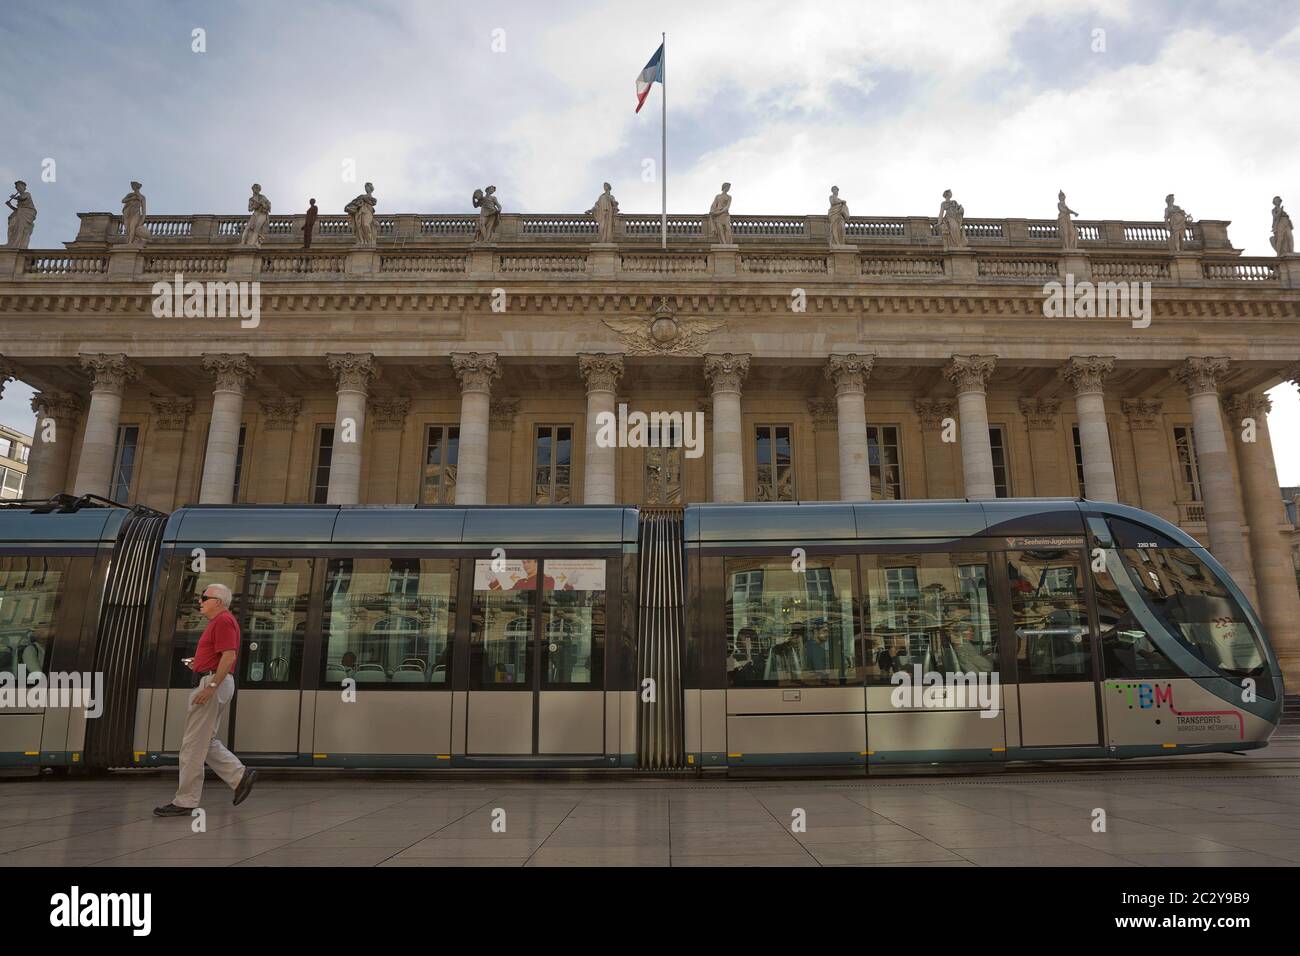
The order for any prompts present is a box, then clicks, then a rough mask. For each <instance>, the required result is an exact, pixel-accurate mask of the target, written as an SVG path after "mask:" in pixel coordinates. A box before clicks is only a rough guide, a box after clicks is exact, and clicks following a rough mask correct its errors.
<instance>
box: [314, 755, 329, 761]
mask: <svg viewBox="0 0 1300 956" xmlns="http://www.w3.org/2000/svg"><path fill="white" fill-rule="evenodd" d="M328 756H329V754H312V757H313V758H315V759H316V760H324V759H325V758H326V757H328Z"/></svg>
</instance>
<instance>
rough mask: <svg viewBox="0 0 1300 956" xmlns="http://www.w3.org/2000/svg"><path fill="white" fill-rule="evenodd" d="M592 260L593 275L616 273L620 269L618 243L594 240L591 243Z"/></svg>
mask: <svg viewBox="0 0 1300 956" xmlns="http://www.w3.org/2000/svg"><path fill="white" fill-rule="evenodd" d="M590 262H591V274H592V275H594V276H612V275H614V273H615V272H616V271H617V269H618V244H617V243H614V242H593V243H592V244H591V256H590Z"/></svg>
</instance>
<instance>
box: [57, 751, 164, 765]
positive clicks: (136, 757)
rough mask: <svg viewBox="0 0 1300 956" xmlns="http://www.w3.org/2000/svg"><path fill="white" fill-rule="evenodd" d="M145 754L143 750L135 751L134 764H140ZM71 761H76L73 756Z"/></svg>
mask: <svg viewBox="0 0 1300 956" xmlns="http://www.w3.org/2000/svg"><path fill="white" fill-rule="evenodd" d="M145 753H146V751H143V750H137V751H136V752H135V762H136V763H139V762H140V758H142V757H143V756H144V755H145ZM72 759H73V760H76V759H77V758H76V755H75V754H74V755H73V757H72Z"/></svg>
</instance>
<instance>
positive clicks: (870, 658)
mask: <svg viewBox="0 0 1300 956" xmlns="http://www.w3.org/2000/svg"><path fill="white" fill-rule="evenodd" d="M862 579H863V594H864V601H863V612H862V617H863V631H864V636H863V640H862V642H861V643H862V650H861V655H862V658H863V660H864V671H865V674H866V680H867V682H868V683H872V684H888V683H889V682H890V678H891V677H892V675H894V674H896V673H898V672H900V671H904V672H907V673H911V672H912V668H913V667H914V666H920V667H921V668H922V669H923V670H924V671H929V672H934V673H942V674H949V673H953V674H956V673H962V674H965V673H977V674H978V673H993V672H995V671H997V669H998V663H997V662H998V627H997V613H996V609H995V607H994V604H993V597H992V592H991V590H990V588H989V565H988V558H987V555H985V554H984V553H982V552H973V553H957V554H900V555H883V554H879V555H876V554H873V555H863V556H862Z"/></svg>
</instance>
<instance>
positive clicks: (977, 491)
mask: <svg viewBox="0 0 1300 956" xmlns="http://www.w3.org/2000/svg"><path fill="white" fill-rule="evenodd" d="M996 361H997V356H996V355H954V356H953V358H952V363H951V364H949V365H948V366H947V368H945V369H944V376H945V377H946V378H947V379H948V381H950V382H952V384H953V386H954V387H955V388H956V389H957V415H958V425H959V427H960V430H961V473H962V478H963V480H964V481H965V484H966V497H967V498H996V497H997V489H996V487H995V486H994V484H993V446H992V445H990V444H989V413H988V409H987V407H986V406H985V404H984V388H985V386H986V385H987V384H988V380H989V376H990V375H992V374H993V365H994V363H995V362H996Z"/></svg>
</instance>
